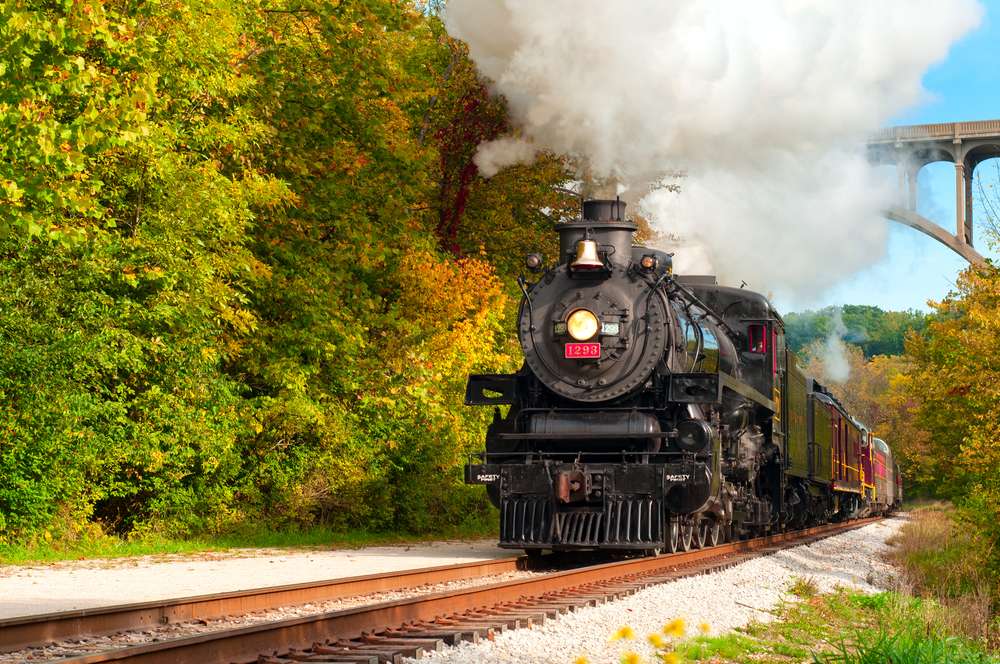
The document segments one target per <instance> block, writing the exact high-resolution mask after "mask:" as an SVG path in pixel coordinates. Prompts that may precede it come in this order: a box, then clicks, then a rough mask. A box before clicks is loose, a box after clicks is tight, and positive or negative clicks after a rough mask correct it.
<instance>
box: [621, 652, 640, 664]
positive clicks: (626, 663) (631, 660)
mask: <svg viewBox="0 0 1000 664" xmlns="http://www.w3.org/2000/svg"><path fill="white" fill-rule="evenodd" d="M641 661H642V660H641V659H639V655H637V654H635V653H634V652H627V653H625V657H624V658H623V659H622V664H639V662H641Z"/></svg>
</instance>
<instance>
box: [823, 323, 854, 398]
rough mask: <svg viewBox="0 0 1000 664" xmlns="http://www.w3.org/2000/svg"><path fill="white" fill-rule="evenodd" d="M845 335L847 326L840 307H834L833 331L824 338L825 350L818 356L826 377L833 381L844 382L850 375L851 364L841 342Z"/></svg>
mask: <svg viewBox="0 0 1000 664" xmlns="http://www.w3.org/2000/svg"><path fill="white" fill-rule="evenodd" d="M846 336H847V326H845V325H844V320H843V318H842V317H841V312H840V309H835V310H834V316H833V331H832V332H831V333H830V335H829V336H827V338H826V352H825V354H824V355H823V356H822V357H821V358H820V359H821V360H822V361H823V363H824V364H825V365H826V377H827V378H829V379H830V380H832V381H834V382H835V383H841V384H844V383H846V382H847V379H848V378H850V376H851V364H850V361H849V360H848V359H847V352H846V351H845V350H844V343H843V341H844V337H846Z"/></svg>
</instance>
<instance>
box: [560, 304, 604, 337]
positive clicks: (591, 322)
mask: <svg viewBox="0 0 1000 664" xmlns="http://www.w3.org/2000/svg"><path fill="white" fill-rule="evenodd" d="M566 327H567V328H568V329H569V334H570V336H572V337H573V338H574V339H576V340H577V341H586V340H587V339H590V338H591V337H593V336H594V335H595V334H597V327H598V326H597V316H595V315H594V314H592V313H590V312H589V311H587V310H586V309H577V310H576V311H574V312H573V313H571V314H570V315H569V318H567V319H566Z"/></svg>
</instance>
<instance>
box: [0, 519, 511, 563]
mask: <svg viewBox="0 0 1000 664" xmlns="http://www.w3.org/2000/svg"><path fill="white" fill-rule="evenodd" d="M496 528H497V526H496V523H493V522H492V520H490V521H487V520H483V521H481V522H469V523H464V524H459V525H456V526H454V527H452V528H449V529H446V530H441V531H437V532H430V533H422V534H419V535H416V534H413V533H405V532H373V531H368V530H349V531H334V530H330V529H329V528H322V527H314V528H308V529H302V530H298V531H294V532H275V531H270V530H258V531H245V532H239V533H225V534H220V535H217V536H214V537H213V536H202V537H191V538H171V537H167V536H164V535H160V534H146V535H143V536H140V537H131V538H122V537H116V536H113V535H107V534H104V533H100V532H96V531H95V532H93V533H90V534H89V535H88V536H86V537H78V538H75V539H73V540H65V539H64V540H52V539H47V538H45V537H44V536H40V537H36V538H34V539H32V540H31V541H28V542H23V543H15V544H4V545H0V564H6V565H30V564H36V563H45V562H59V561H64V560H92V559H97V558H101V559H103V558H127V557H132V556H145V555H178V554H180V555H184V554H192V555H193V554H202V553H206V552H225V551H232V550H234V549H243V548H303V549H316V548H321V549H341V548H352V549H353V548H362V547H368V546H382V545H406V544H417V543H421V542H427V541H431V540H438V539H478V538H483V537H487V538H495V537H496V536H497V529H496Z"/></svg>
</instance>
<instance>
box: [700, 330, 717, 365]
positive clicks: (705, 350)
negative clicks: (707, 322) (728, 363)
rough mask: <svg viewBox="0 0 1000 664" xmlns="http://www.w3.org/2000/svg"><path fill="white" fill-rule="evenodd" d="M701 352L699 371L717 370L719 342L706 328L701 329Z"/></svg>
mask: <svg viewBox="0 0 1000 664" xmlns="http://www.w3.org/2000/svg"><path fill="white" fill-rule="evenodd" d="M701 338H702V350H701V357H702V360H701V367H700V370H701V371H711V372H713V373H714V372H716V371H718V370H719V342H718V341H717V340H716V338H715V335H714V334H712V331H711V330H709V329H708V328H707V327H702V328H701Z"/></svg>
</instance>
